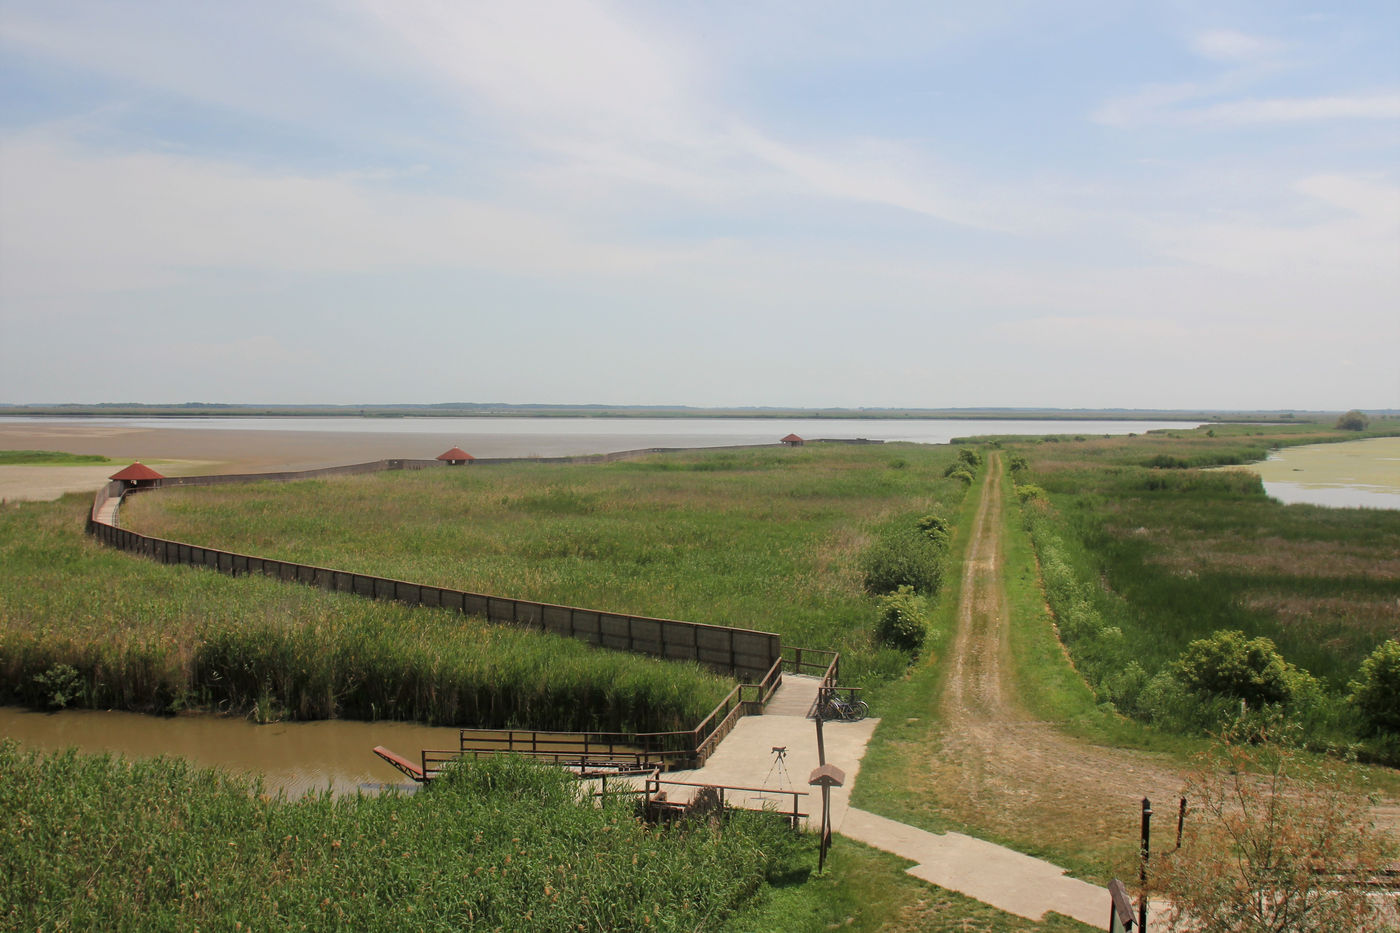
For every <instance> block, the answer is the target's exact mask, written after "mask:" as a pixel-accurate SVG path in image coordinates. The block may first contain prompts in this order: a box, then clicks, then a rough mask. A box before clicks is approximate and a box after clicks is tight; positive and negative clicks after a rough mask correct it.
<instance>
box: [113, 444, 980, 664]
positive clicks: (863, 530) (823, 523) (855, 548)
mask: <svg viewBox="0 0 1400 933" xmlns="http://www.w3.org/2000/svg"><path fill="white" fill-rule="evenodd" d="M957 457H958V453H957V452H956V451H954V450H950V449H948V448H943V447H927V446H918V445H879V446H845V445H816V446H808V447H806V448H799V449H771V448H760V449H755V450H751V451H726V452H714V453H694V454H685V455H665V456H657V457H652V458H648V459H645V460H641V461H632V462H621V463H612V464H592V465H586V466H576V465H562V464H531V463H525V464H512V465H492V466H480V465H478V466H471V467H462V468H456V469H447V470H429V471H423V472H402V473H397V472H396V473H381V474H374V475H370V476H363V477H349V478H343V479H334V480H317V481H307V482H295V483H286V484H274V483H266V484H256V485H249V486H223V487H208V488H189V489H170V490H164V491H162V492H161V493H160V494H158V495H153V496H138V497H135V498H134V499H133V500H132V501H130V502H129V503H128V504H127V505H125V506H124V507H123V524H124V525H125V526H126V527H130V528H134V529H137V530H140V531H142V532H144V533H147V534H154V535H159V536H161V537H168V538H173V539H176V540H181V541H190V542H193V543H202V544H209V545H211V546H217V547H223V548H228V549H231V550H236V551H243V552H246V553H253V554H259V555H262V556H268V557H276V558H281V559H284V560H292V561H298V562H301V563H307V564H315V565H318V566H325V567H334V568H337V569H342V570H352V571H359V572H365V573H376V574H381V575H384V576H390V577H397V578H400V579H406V580H413V581H416V582H422V583H429V584H435V585H440V586H448V587H452V588H456V589H463V590H468V591H472V592H480V593H495V594H499V595H503V596H513V597H517V598H523V599H533V600H540V601H543V602H551V603H562V604H567V605H575V606H585V607H590V608H599V609H608V610H613V611H619V612H628V613H635V614H637V615H649V616H660V617H663V618H676V619H685V620H688V621H694V622H707V623H713V624H719V625H733V626H739V627H742V628H754V629H760V630H763V631H772V632H778V633H780V634H781V635H782V637H783V642H784V643H785V644H788V645H800V646H807V647H816V648H835V649H838V650H839V651H841V653H842V676H843V679H845V680H847V681H849V682H853V683H864V682H870V681H878V680H881V679H887V678H889V677H892V676H896V675H898V674H899V673H901V672H902V671H903V670H904V668H905V666H906V664H907V663H908V659H909V653H908V652H907V651H906V650H901V649H899V648H894V647H890V646H887V645H884V644H882V643H881V642H880V640H879V639H878V637H877V636H876V631H875V630H876V623H877V617H878V612H877V609H876V601H875V595H874V594H879V593H883V592H887V591H892V590H893V589H895V588H897V586H898V585H900V584H912V585H913V586H914V587H915V588H916V589H917V590H919V591H921V592H932V591H933V590H936V588H937V586H938V583H939V580H940V579H941V576H942V565H941V561H942V559H943V554H944V551H943V549H942V547H941V545H939V544H938V543H937V542H936V541H935V540H934V539H933V538H932V537H931V536H930V535H929V534H928V533H927V532H925V531H923V530H921V528H920V526H919V520H920V518H921V517H924V516H928V515H930V513H942V512H943V511H944V510H945V507H946V508H951V509H956V508H957V504H958V503H960V502H961V501H962V499H963V497H964V496H965V495H966V487H965V485H964V484H963V483H962V482H961V481H960V480H958V479H956V478H949V477H946V476H944V472H945V470H946V468H947V466H948V464H949V463H950V462H951V461H953V460H954V459H956V458H957ZM945 533H946V529H945ZM891 567H893V569H892V570H890V573H892V574H894V576H893V577H891V578H890V579H889V580H884V579H882V580H880V581H874V580H873V576H872V575H874V574H877V573H881V572H883V571H884V570H886V569H889V568H891ZM901 575H908V576H901Z"/></svg>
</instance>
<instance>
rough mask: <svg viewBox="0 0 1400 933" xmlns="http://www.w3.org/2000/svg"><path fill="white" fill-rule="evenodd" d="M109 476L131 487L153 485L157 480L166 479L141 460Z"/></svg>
mask: <svg viewBox="0 0 1400 933" xmlns="http://www.w3.org/2000/svg"><path fill="white" fill-rule="evenodd" d="M107 478H108V479H119V480H121V481H122V482H124V483H126V484H127V485H128V486H131V487H141V486H153V485H155V481H156V480H158V479H165V477H164V476H161V475H160V474H159V473H157V472H156V471H155V470H152V469H151V468H150V467H148V466H146V464H144V463H140V462H137V463H133V464H132V465H131V466H129V467H127V468H126V469H124V470H118V471H117V472H115V473H113V474H112V475H111V476H109V477H107Z"/></svg>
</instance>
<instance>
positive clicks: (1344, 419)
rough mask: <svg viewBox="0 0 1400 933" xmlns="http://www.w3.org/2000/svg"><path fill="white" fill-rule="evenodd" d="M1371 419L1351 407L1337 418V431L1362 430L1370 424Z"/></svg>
mask: <svg viewBox="0 0 1400 933" xmlns="http://www.w3.org/2000/svg"><path fill="white" fill-rule="evenodd" d="M1370 423H1371V419H1370V418H1367V417H1366V416H1365V415H1363V414H1362V413H1361V412H1359V411H1357V410H1356V409H1355V408H1353V409H1352V410H1351V411H1349V412H1347V413H1346V414H1345V415H1342V416H1341V417H1340V418H1338V419H1337V430H1338V431H1364V430H1366V428H1367V426H1368V425H1370Z"/></svg>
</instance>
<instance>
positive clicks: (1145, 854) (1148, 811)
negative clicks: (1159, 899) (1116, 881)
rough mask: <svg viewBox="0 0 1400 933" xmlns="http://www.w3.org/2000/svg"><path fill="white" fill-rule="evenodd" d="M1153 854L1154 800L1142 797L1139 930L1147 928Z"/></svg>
mask: <svg viewBox="0 0 1400 933" xmlns="http://www.w3.org/2000/svg"><path fill="white" fill-rule="evenodd" d="M1151 855H1152V801H1150V800H1148V799H1147V798H1146V797H1144V798H1142V848H1141V850H1140V852H1139V860H1140V863H1141V864H1140V867H1139V869H1138V880H1139V881H1140V882H1141V883H1142V893H1141V894H1140V895H1139V896H1138V930H1139V933H1141V931H1145V930H1146V929H1147V860H1148V859H1149V858H1150V857H1151Z"/></svg>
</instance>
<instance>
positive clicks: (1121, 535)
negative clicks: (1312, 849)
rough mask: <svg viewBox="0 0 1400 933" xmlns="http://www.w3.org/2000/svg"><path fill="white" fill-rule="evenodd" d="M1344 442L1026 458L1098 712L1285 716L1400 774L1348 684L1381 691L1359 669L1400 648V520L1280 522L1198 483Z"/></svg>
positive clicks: (1298, 509)
mask: <svg viewBox="0 0 1400 933" xmlns="http://www.w3.org/2000/svg"><path fill="white" fill-rule="evenodd" d="M1340 436H1341V435H1339V433H1338V432H1332V431H1326V430H1320V429H1318V428H1316V427H1313V428H1312V429H1305V428H1304V427H1302V426H1295V427H1293V428H1291V429H1283V428H1267V429H1266V428H1260V427H1247V426H1241V427H1236V428H1228V427H1224V426H1216V427H1214V428H1212V429H1201V430H1198V431H1174V432H1166V433H1157V432H1154V433H1153V434H1152V435H1149V436H1146V437H1140V438H1112V439H1079V440H1070V439H1056V440H1054V441H1049V440H1047V441H1041V442H1037V443H1021V444H1017V445H1015V446H1014V448H1013V453H1012V454H1011V456H1010V462H1011V464H1012V466H1013V476H1014V478H1015V479H1016V482H1017V483H1018V489H1019V491H1020V493H1021V499H1022V501H1023V503H1024V514H1025V520H1026V522H1027V525H1028V527H1029V529H1030V531H1031V532H1032V535H1033V536H1034V539H1035V543H1036V548H1037V551H1038V552H1039V555H1040V561H1041V567H1042V573H1043V575H1044V581H1045V586H1046V592H1047V596H1048V598H1049V601H1050V604H1051V606H1052V608H1053V609H1054V611H1055V616H1056V620H1057V623H1058V625H1059V628H1060V634H1061V637H1062V638H1063V640H1064V641H1065V643H1066V645H1067V646H1068V647H1069V650H1070V652H1071V654H1072V656H1073V658H1074V660H1075V663H1076V665H1077V666H1078V667H1079V669H1080V670H1081V671H1082V672H1083V673H1084V674H1085V675H1086V676H1087V677H1088V679H1089V681H1090V683H1091V685H1092V686H1093V687H1094V689H1095V690H1096V692H1097V693H1098V694H1099V696H1100V699H1101V700H1103V701H1105V702H1109V703H1112V704H1113V706H1114V707H1116V708H1117V709H1119V710H1121V711H1123V712H1125V713H1129V714H1132V715H1135V716H1138V717H1140V718H1143V719H1145V720H1148V721H1151V722H1155V723H1158V724H1161V725H1166V726H1168V727H1170V728H1174V729H1186V730H1196V729H1203V728H1216V727H1218V726H1219V725H1220V724H1221V723H1222V722H1224V721H1226V720H1228V719H1229V718H1230V717H1232V716H1234V715H1238V712H1239V710H1240V709H1241V708H1242V706H1241V704H1243V708H1245V709H1249V708H1256V709H1257V708H1258V707H1260V706H1265V705H1275V706H1278V705H1282V706H1283V707H1285V708H1286V709H1287V710H1288V713H1289V715H1290V716H1291V717H1293V718H1295V719H1297V720H1300V721H1301V722H1302V723H1303V724H1304V733H1305V735H1306V736H1307V739H1308V741H1309V742H1311V743H1313V744H1316V745H1319V746H1348V747H1350V746H1351V745H1353V744H1354V743H1355V742H1356V741H1357V740H1358V739H1359V738H1360V737H1362V736H1363V735H1367V734H1369V735H1370V736H1371V737H1370V738H1369V739H1367V743H1368V744H1366V745H1365V746H1364V747H1363V748H1362V749H1361V750H1362V751H1364V752H1369V753H1371V754H1373V755H1376V756H1379V757H1381V758H1384V759H1387V760H1396V754H1397V751H1400V743H1397V740H1396V737H1395V736H1394V734H1393V733H1390V734H1388V735H1387V734H1385V733H1384V732H1383V730H1382V731H1378V730H1377V729H1375V728H1373V726H1374V722H1373V721H1371V720H1370V719H1368V718H1367V714H1366V707H1365V705H1364V704H1359V703H1357V702H1352V701H1351V696H1352V694H1354V693H1356V690H1357V687H1356V686H1355V685H1353V686H1349V684H1352V683H1353V681H1354V680H1355V678H1357V677H1361V678H1362V681H1365V680H1366V678H1367V677H1368V676H1369V677H1370V678H1371V679H1372V680H1374V679H1375V678H1376V677H1377V676H1384V674H1385V671H1386V670H1387V668H1385V666H1384V664H1382V663H1381V661H1376V662H1373V663H1372V664H1371V666H1370V667H1369V668H1367V669H1364V670H1363V669H1362V662H1363V660H1365V659H1366V658H1367V657H1368V656H1370V655H1372V653H1373V652H1376V651H1378V649H1380V648H1381V646H1383V645H1384V644H1385V642H1386V641H1387V640H1388V639H1393V638H1397V637H1400V616H1397V613H1396V599H1397V597H1400V513H1397V512H1395V511H1394V510H1383V509H1331V508H1322V507H1314V506H1306V505H1288V506H1285V505H1281V504H1279V503H1277V502H1275V501H1273V500H1271V499H1269V498H1268V497H1267V496H1265V494H1264V491H1263V487H1262V484H1261V483H1260V482H1259V480H1258V478H1257V477H1256V476H1254V475H1253V474H1250V473H1246V472H1234V471H1228V470H1227V471H1208V470H1203V469H1197V468H1198V467H1204V466H1210V465H1215V464H1233V463H1239V462H1243V461H1247V460H1252V459H1262V458H1263V456H1265V455H1266V453H1267V449H1268V448H1269V447H1271V446H1274V445H1277V444H1281V443H1304V442H1310V441H1312V442H1315V441H1319V440H1333V439H1338V438H1339V437H1340ZM1354 437H1355V435H1354V434H1349V435H1348V436H1347V439H1351V438H1354ZM1386 657H1388V656H1386ZM1382 660H1383V659H1382ZM1368 671H1369V672H1370V673H1369V674H1368ZM1357 683H1360V682H1357ZM1372 692H1373V693H1374V692H1375V691H1372ZM1364 695H1368V696H1369V695H1370V694H1364Z"/></svg>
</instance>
